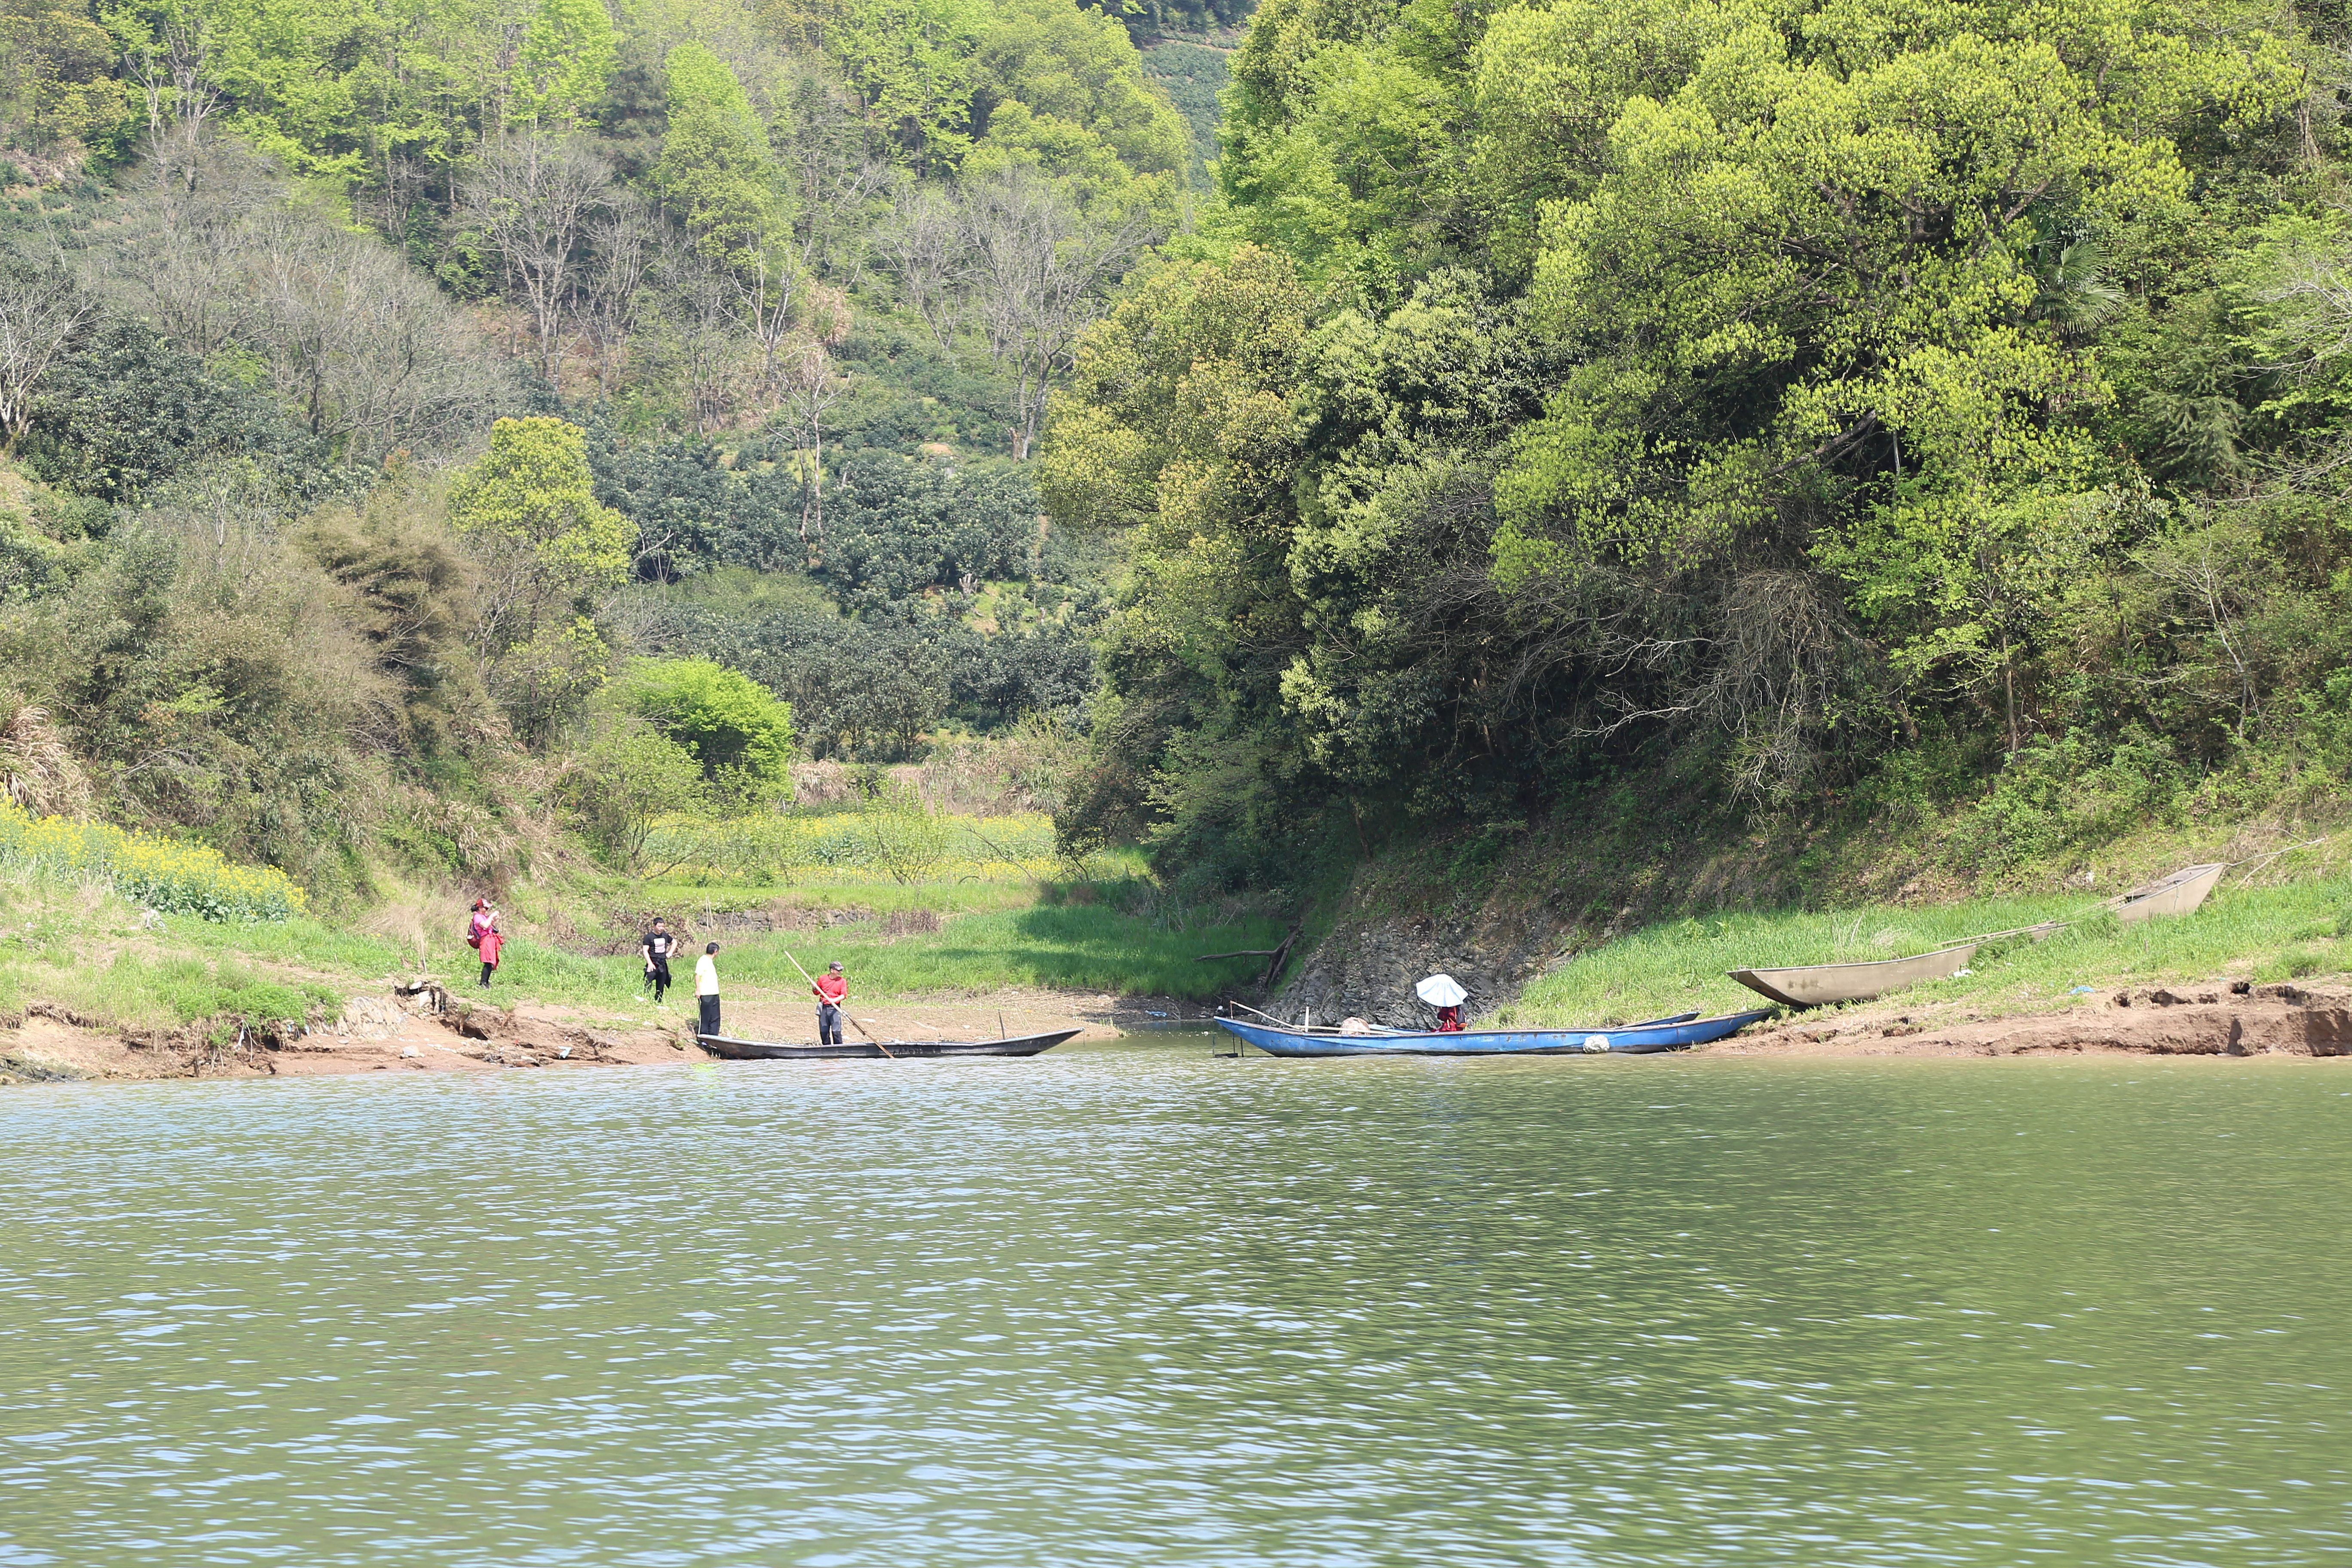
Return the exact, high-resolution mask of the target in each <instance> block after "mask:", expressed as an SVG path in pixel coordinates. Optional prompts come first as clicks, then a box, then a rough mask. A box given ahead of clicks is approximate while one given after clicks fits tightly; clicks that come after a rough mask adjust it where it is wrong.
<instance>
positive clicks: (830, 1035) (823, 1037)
mask: <svg viewBox="0 0 2352 1568" xmlns="http://www.w3.org/2000/svg"><path fill="white" fill-rule="evenodd" d="M848 1000H849V980H848V977H847V976H845V975H844V974H843V973H841V961H840V960H839V959H835V961H834V962H832V963H828V964H826V965H825V966H824V973H823V974H820V975H818V976H817V977H816V1043H817V1044H818V1045H820V1046H837V1045H839V1044H841V1005H842V1004H843V1003H845V1002H846V1001H848Z"/></svg>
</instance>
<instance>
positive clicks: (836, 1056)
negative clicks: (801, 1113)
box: [695, 1029, 1079, 1062]
mask: <svg viewBox="0 0 2352 1568" xmlns="http://www.w3.org/2000/svg"><path fill="white" fill-rule="evenodd" d="M1077 1033H1079V1031H1078V1030H1076V1029H1049V1030H1047V1031H1046V1032H1045V1033H1044V1034H1042V1035H1015V1036H1013V1037H1011V1038H1010V1039H1003V1040H885V1041H883V1042H882V1044H881V1045H877V1044H875V1043H874V1042H873V1041H872V1040H844V1041H843V1042H842V1043H841V1044H839V1045H837V1046H798V1045H784V1044H782V1043H781V1042H779V1041H775V1040H738V1039H734V1038H731V1037H729V1036H726V1035H703V1036H700V1037H698V1038H697V1040H696V1041H695V1043H696V1044H697V1045H698V1046H700V1047H702V1048H703V1049H704V1050H706V1051H709V1053H710V1054H711V1055H712V1056H714V1057H727V1058H732V1059H733V1060H736V1061H784V1062H823V1061H882V1060H889V1061H908V1060H913V1061H937V1060H939V1059H940V1058H957V1059H961V1058H966V1057H1034V1056H1039V1055H1042V1054H1044V1053H1045V1052H1046V1051H1050V1050H1052V1049H1053V1048H1054V1047H1055V1046H1058V1045H1060V1044H1061V1043H1062V1042H1063V1041H1064V1040H1066V1039H1069V1038H1071V1037H1073V1036H1075V1035H1076V1034H1077ZM883 1046H887V1047H889V1049H888V1050H887V1051H886V1050H884V1049H883V1048H882V1047H883Z"/></svg>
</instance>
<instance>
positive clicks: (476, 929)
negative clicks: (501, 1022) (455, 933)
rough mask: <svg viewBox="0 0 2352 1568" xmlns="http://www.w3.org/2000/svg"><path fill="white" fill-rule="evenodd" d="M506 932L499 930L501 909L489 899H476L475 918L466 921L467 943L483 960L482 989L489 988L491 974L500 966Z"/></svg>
mask: <svg viewBox="0 0 2352 1568" xmlns="http://www.w3.org/2000/svg"><path fill="white" fill-rule="evenodd" d="M506 940H507V939H506V933H505V932H503V931H499V911H498V910H497V909H496V908H495V907H493V906H492V904H491V903H490V900H488V899H476V900H474V915H473V918H472V919H471V920H469V921H467V922H466V945H467V947H470V948H472V949H473V950H474V952H475V953H476V955H477V956H478V957H479V958H480V959H481V961H482V989H484V990H485V991H487V990H488V989H489V986H490V976H491V974H492V973H496V971H497V969H498V967H499V948H501V947H503V946H505V945H506Z"/></svg>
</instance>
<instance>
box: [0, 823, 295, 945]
mask: <svg viewBox="0 0 2352 1568" xmlns="http://www.w3.org/2000/svg"><path fill="white" fill-rule="evenodd" d="M0 866H10V867H21V868H26V869H28V870H32V871H36V872H38V873H41V874H44V875H47V876H56V877H73V878H79V879H85V880H89V881H95V882H103V883H105V884H106V885H107V886H109V887H111V888H112V889H114V890H115V891H116V892H118V893H120V894H121V895H122V896H123V897H124V898H126V899H128V900H131V902H132V903H134V904H140V905H142V906H144V907H145V908H148V909H151V910H163V912H165V913H167V914H190V915H195V916H198V917H200V918H202V919H204V920H208V921H226V922H234V923H237V924H251V923H253V922H256V921H282V920H285V919H287V918H288V917H289V916H292V915H298V914H300V913H301V912H302V909H303V903H304V896H303V892H302V889H299V888H298V887H296V886H295V885H294V883H293V881H292V880H291V879H289V878H288V877H287V875H286V873H285V872H283V871H280V870H278V868H275V867H272V866H239V865H236V864H234V863H233V862H231V861H230V860H229V859H228V858H226V856H224V855H222V854H221V853H220V851H218V850H217V849H208V848H206V847H204V846H202V845H196V844H180V843H175V842H173V840H171V839H168V838H158V837H154V836H153V835H152V834H146V833H131V832H126V831H124V830H123V829H121V828H120V827H114V826H109V825H107V824H105V823H102V822H68V821H67V820H66V819H65V818H63V817H59V816H46V817H41V818H39V819H35V818H34V817H33V816H31V815H30V814H29V813H27V812H26V810H25V809H24V808H23V807H22V806H19V805H16V804H15V803H14V802H13V801H5V800H0Z"/></svg>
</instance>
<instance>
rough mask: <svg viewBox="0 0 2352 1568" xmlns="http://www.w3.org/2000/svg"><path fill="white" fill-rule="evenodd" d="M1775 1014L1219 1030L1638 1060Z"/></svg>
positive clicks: (1335, 1051)
mask: <svg viewBox="0 0 2352 1568" xmlns="http://www.w3.org/2000/svg"><path fill="white" fill-rule="evenodd" d="M1770 1016H1772V1009H1770V1008H1769V1007H1759V1008H1757V1009H1756V1010H1755V1011H1754V1012H1750V1013H1727V1014H1725V1015H1724V1016H1721V1017H1718V1018H1695V1017H1693V1016H1690V1015H1688V1014H1685V1015H1683V1016H1680V1017H1675V1018H1660V1019H1655V1020H1653V1021H1652V1022H1650V1023H1647V1024H1624V1025H1618V1026H1613V1027H1609V1028H1598V1029H1465V1030H1463V1031H1462V1032H1461V1033H1459V1034H1452V1035H1441V1034H1437V1033H1434V1032H1426V1033H1413V1034H1407V1033H1402V1032H1400V1033H1396V1034H1387V1035H1342V1034H1339V1033H1338V1032H1336V1031H1333V1030H1328V1029H1313V1030H1309V1029H1296V1028H1292V1027H1291V1026H1288V1025H1286V1024H1260V1023H1255V1022H1253V1021H1250V1020H1247V1019H1243V1018H1219V1019H1218V1020H1217V1021H1216V1022H1217V1026H1218V1027H1220V1028H1222V1029H1224V1030H1226V1031H1227V1032H1228V1033H1230V1034H1233V1035H1236V1036H1238V1037H1240V1038H1241V1039H1242V1040H1244V1042H1246V1043H1248V1044H1250V1045H1253V1046H1255V1047H1257V1048H1258V1049H1259V1050H1262V1051H1264V1052H1265V1053H1266V1054H1267V1055H1268V1056H1275V1057H1578V1056H1589V1057H1597V1056H1612V1055H1613V1056H1621V1057H1638V1056H1651V1055H1654V1054H1655V1053H1657V1052H1659V1051H1678V1050H1682V1049H1684V1048H1685V1047H1690V1046H1702V1045H1705V1044H1706V1043H1707V1042H1708V1041H1709V1040H1720V1039H1723V1038H1725V1037H1727V1036H1730V1035H1734V1034H1737V1033H1738V1032H1739V1031H1740V1030H1741V1029H1744V1028H1746V1027H1747V1026H1748V1025H1750V1024H1753V1023H1755V1022H1756V1021H1757V1020H1758V1019H1759V1018H1769V1017H1770Z"/></svg>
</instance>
